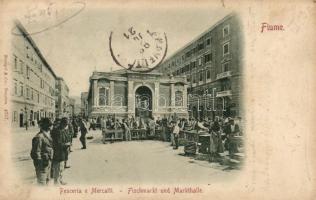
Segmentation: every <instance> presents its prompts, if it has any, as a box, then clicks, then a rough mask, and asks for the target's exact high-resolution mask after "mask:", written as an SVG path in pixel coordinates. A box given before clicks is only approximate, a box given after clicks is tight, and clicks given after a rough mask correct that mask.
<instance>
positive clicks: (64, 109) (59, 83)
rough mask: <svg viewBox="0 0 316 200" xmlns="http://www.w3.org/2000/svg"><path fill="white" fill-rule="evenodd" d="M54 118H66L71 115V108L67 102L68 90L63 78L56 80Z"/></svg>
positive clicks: (68, 101)
mask: <svg viewBox="0 0 316 200" xmlns="http://www.w3.org/2000/svg"><path fill="white" fill-rule="evenodd" d="M56 91H57V96H56V117H58V118H61V117H68V116H70V115H71V113H70V112H71V106H70V100H69V88H68V86H67V84H66V82H65V81H64V79H63V78H61V77H57V79H56Z"/></svg>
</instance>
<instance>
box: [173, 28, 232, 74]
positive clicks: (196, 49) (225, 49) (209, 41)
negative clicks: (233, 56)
mask: <svg viewBox="0 0 316 200" xmlns="http://www.w3.org/2000/svg"><path fill="white" fill-rule="evenodd" d="M222 33H223V34H222V36H223V38H226V37H227V36H229V35H230V28H229V24H228V25H226V26H224V27H223V29H222ZM212 44H213V37H209V38H207V39H206V40H203V41H200V42H197V44H196V45H195V46H194V47H188V48H190V50H188V51H187V52H186V53H185V54H184V55H182V56H177V58H175V59H174V60H172V61H171V62H169V64H168V68H171V67H174V66H178V65H179V64H182V63H183V62H184V61H185V60H186V59H188V58H190V57H191V56H193V55H194V54H196V53H199V52H200V51H201V50H203V49H205V48H206V47H207V46H210V45H212ZM228 53H229V44H227V43H226V44H224V46H223V56H225V55H226V54H228Z"/></svg>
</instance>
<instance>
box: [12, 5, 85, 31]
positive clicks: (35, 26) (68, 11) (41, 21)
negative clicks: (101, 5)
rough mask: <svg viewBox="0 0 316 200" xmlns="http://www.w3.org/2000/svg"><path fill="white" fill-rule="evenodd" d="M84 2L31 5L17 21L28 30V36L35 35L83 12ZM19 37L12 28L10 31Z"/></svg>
mask: <svg viewBox="0 0 316 200" xmlns="http://www.w3.org/2000/svg"><path fill="white" fill-rule="evenodd" d="M85 6H86V4H85V2H80V1H78V2H63V3H61V2H49V3H46V4H43V3H42V4H35V5H34V4H32V5H31V7H28V8H26V11H25V14H23V15H22V17H21V18H18V19H17V20H18V21H20V22H21V23H22V24H23V25H24V26H25V27H26V29H27V30H28V32H29V35H35V34H39V33H42V32H44V31H48V30H50V29H52V28H55V27H58V26H60V25H61V24H63V23H65V22H67V21H68V20H70V19H71V18H73V17H75V16H77V15H78V14H79V13H80V12H82V11H83V9H84V8H85ZM11 33H12V34H14V35H20V33H19V31H17V30H16V28H15V27H14V28H13V29H12V31H11Z"/></svg>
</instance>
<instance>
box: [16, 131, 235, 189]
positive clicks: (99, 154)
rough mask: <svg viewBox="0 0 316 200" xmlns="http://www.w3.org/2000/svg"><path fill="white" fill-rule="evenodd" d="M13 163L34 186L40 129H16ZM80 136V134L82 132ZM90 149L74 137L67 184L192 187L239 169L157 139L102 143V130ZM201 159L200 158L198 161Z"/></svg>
mask: <svg viewBox="0 0 316 200" xmlns="http://www.w3.org/2000/svg"><path fill="white" fill-rule="evenodd" d="M13 131H14V132H13V141H12V144H13V146H14V147H15V148H14V149H13V151H12V158H13V162H14V164H15V166H16V171H17V173H18V175H19V176H20V177H21V179H23V180H24V181H25V182H26V183H30V184H35V183H36V180H35V172H34V167H33V163H32V160H31V158H30V155H29V154H30V150H31V140H32V137H33V136H34V135H35V134H36V133H37V132H38V129H37V128H31V129H29V130H28V131H25V130H23V131H22V130H13ZM79 135H80V133H79ZM87 136H93V139H91V140H87V149H85V150H83V149H81V144H80V141H79V137H78V138H74V140H73V146H72V150H73V152H71V154H70V156H69V158H70V160H69V161H68V163H69V165H71V168H69V169H66V170H65V172H64V180H65V181H66V182H67V183H68V185H78V184H137V183H139V184H140V183H146V184H179V183H182V184H186V183H188V184H191V183H192V182H194V183H207V184H211V183H214V182H222V181H223V180H225V181H227V180H229V179H233V178H234V176H235V175H236V174H238V173H239V170H235V169H229V167H227V166H225V165H220V164H219V163H209V162H208V161H206V160H205V159H200V158H201V157H203V156H202V155H201V156H195V157H192V156H191V157H189V156H185V155H184V151H183V147H179V149H177V150H173V149H172V147H171V146H170V143H169V142H162V141H154V140H137V141H122V142H115V143H106V144H103V143H102V134H101V131H99V130H97V131H90V132H89V133H88V134H87ZM197 158H199V159H197Z"/></svg>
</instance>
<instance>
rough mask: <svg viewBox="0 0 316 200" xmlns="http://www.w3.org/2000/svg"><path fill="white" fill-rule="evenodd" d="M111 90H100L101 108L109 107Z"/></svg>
mask: <svg viewBox="0 0 316 200" xmlns="http://www.w3.org/2000/svg"><path fill="white" fill-rule="evenodd" d="M108 99H109V89H108V88H104V87H102V88H99V106H107V105H109V100H108Z"/></svg>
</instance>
